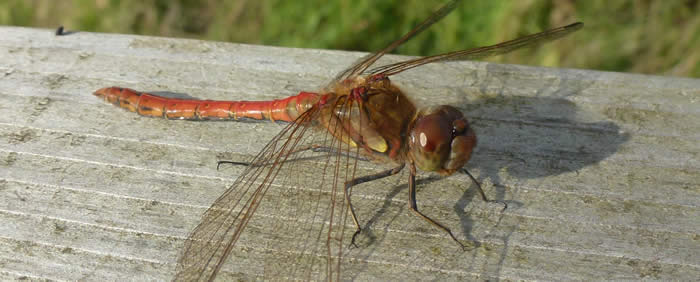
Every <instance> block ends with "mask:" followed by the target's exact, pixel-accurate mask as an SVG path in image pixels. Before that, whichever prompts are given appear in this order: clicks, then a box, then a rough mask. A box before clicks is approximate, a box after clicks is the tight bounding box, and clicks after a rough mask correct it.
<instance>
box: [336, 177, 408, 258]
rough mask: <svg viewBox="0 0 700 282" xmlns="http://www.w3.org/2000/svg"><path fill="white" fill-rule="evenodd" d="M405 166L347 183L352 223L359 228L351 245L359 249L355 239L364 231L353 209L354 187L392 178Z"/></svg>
mask: <svg viewBox="0 0 700 282" xmlns="http://www.w3.org/2000/svg"><path fill="white" fill-rule="evenodd" d="M404 166H405V164H401V165H400V166H397V167H395V168H392V169H388V170H385V171H382V172H379V173H376V174H371V175H366V176H362V177H358V178H355V179H352V180H350V181H347V182H345V200H346V201H347V202H348V206H349V207H350V215H352V221H353V222H355V226H356V227H357V230H356V231H355V233H354V234H352V240H350V245H351V246H355V247H357V245H356V244H355V237H357V235H358V234H360V232H361V231H362V228H361V227H360V222H359V220H358V219H357V215H355V209H354V208H353V207H352V202H351V201H350V194H351V192H352V186H355V185H358V184H362V183H365V182H369V181H373V180H377V179H381V178H384V177H387V176H392V175H394V174H397V173H399V172H400V171H401V170H402V169H403V168H404Z"/></svg>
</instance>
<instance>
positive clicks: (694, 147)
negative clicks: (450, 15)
mask: <svg viewBox="0 0 700 282" xmlns="http://www.w3.org/2000/svg"><path fill="white" fill-rule="evenodd" d="M362 55H363V54H361V53H353V52H340V51H327V50H304V49H290V48H278V47H267V46H251V45H241V44H230V43H219V42H206V41H196V40H184V39H169V38H157V37H144V36H131V35H119V34H97V33H87V32H77V33H73V34H70V35H68V36H54V33H53V31H52V30H42V29H28V28H17V27H0V113H1V114H0V223H2V224H0V279H3V280H4V279H19V278H31V279H42V278H47V279H57V280H77V279H87V280H102V279H109V280H117V279H123V278H129V279H137V280H141V279H143V280H168V279H171V278H172V276H173V273H174V268H175V261H176V259H177V255H178V251H179V249H180V248H181V247H182V245H183V241H184V239H185V238H186V237H187V234H188V233H189V232H190V230H191V229H192V228H193V227H194V226H195V225H196V224H197V222H198V221H199V218H200V215H201V213H202V212H203V211H204V210H205V209H206V208H207V207H208V206H209V205H210V204H211V203H212V202H213V200H214V199H216V198H217V197H218V196H219V195H220V194H221V193H222V192H223V191H224V190H225V189H226V188H227V187H228V185H230V184H231V183H232V182H233V181H234V180H235V179H236V177H237V175H238V174H240V172H241V171H242V168H240V167H228V168H225V169H222V170H220V171H217V170H216V165H215V163H216V161H217V160H223V159H232V160H245V159H247V158H249V157H250V156H252V155H254V154H255V153H256V152H257V151H258V150H259V149H261V148H262V146H263V145H264V143H265V141H266V140H269V139H271V138H272V137H273V136H274V135H275V134H276V133H277V132H278V131H279V130H280V129H281V128H282V126H283V125H280V124H276V123H272V122H257V123H236V122H186V121H168V120H162V119H155V118H145V117H140V116H137V115H135V114H133V113H129V112H126V111H123V110H121V109H118V108H116V107H113V106H111V105H108V104H105V103H103V102H102V101H100V100H98V99H96V98H95V97H93V96H92V95H91V93H92V92H93V91H94V90H96V89H98V88H102V87H106V86H124V87H130V88H135V89H138V90H143V91H164V92H170V93H171V94H172V93H179V94H180V95H188V96H192V97H197V98H201V99H229V100H262V99H272V98H280V97H285V96H288V95H292V94H296V93H297V92H298V91H301V90H307V91H314V90H318V88H319V86H321V85H324V84H325V83H326V82H328V81H329V80H330V79H331V78H332V77H333V75H334V74H335V73H337V72H338V71H340V70H342V69H343V68H344V67H346V66H348V65H350V64H351V63H352V62H354V61H355V60H357V59H358V58H359V57H361V56H362ZM401 58H402V57H398V56H388V58H386V59H383V62H395V61H397V60H400V59H401ZM380 63H381V62H380ZM393 80H394V81H395V82H397V83H399V84H400V85H402V86H403V88H404V90H406V91H407V92H408V93H410V94H409V95H411V96H412V97H413V99H414V101H415V102H416V103H417V104H419V105H435V104H450V105H454V106H457V107H459V108H460V109H461V110H463V111H464V112H465V113H467V115H468V116H469V117H470V119H471V121H472V123H473V124H474V127H475V129H476V131H477V134H478V136H479V145H478V147H477V150H476V152H475V154H474V156H473V158H472V160H471V161H470V163H469V164H468V165H467V167H468V168H469V169H470V170H471V171H472V172H473V173H474V174H475V175H476V176H477V178H478V179H480V180H482V181H484V182H485V184H486V185H485V190H486V193H487V194H488V195H490V196H492V197H494V198H497V199H500V200H506V201H508V202H509V203H510V207H509V208H508V209H507V210H506V211H504V212H502V213H501V212H500V207H499V206H498V205H493V204H488V203H484V202H483V201H481V200H480V198H479V197H478V196H476V194H475V192H474V187H473V186H472V185H471V184H470V182H469V180H468V178H466V177H465V176H463V175H454V176H450V177H447V178H436V177H434V176H431V175H429V174H422V175H421V179H423V181H422V182H421V183H422V184H421V187H420V188H419V191H418V199H419V205H420V207H421V209H422V211H423V212H425V213H426V214H429V215H431V216H433V217H434V218H435V219H437V220H438V221H441V222H443V223H445V224H446V225H448V226H450V227H452V229H453V230H454V231H455V233H456V236H457V237H458V238H459V239H460V240H462V241H463V242H465V243H467V242H471V241H474V242H476V243H475V244H476V245H475V246H476V247H474V248H473V249H471V250H467V251H462V250H461V249H459V248H457V246H456V245H455V244H454V243H453V242H451V241H450V240H449V239H448V238H447V236H446V235H445V234H444V233H442V232H441V231H439V230H437V229H435V228H433V227H432V226H430V225H428V224H427V223H425V222H424V221H422V220H419V219H418V218H416V217H415V216H414V215H413V214H411V213H410V212H409V210H408V208H407V191H406V190H407V189H406V176H407V174H405V173H404V174H400V175H399V176H396V177H392V178H389V179H385V180H382V181H377V182H376V183H369V184H363V186H360V187H359V188H357V189H356V190H355V191H354V194H353V197H354V198H356V199H357V200H355V202H356V203H358V209H359V216H360V219H361V220H363V219H364V220H363V221H364V222H371V224H370V227H369V228H370V230H371V231H370V232H371V234H373V236H374V237H373V238H374V239H373V240H370V241H369V242H367V243H366V244H365V245H364V246H362V247H361V250H360V251H361V252H362V254H363V255H362V256H361V257H360V261H357V260H353V261H349V262H348V263H349V264H353V263H362V265H363V266H362V268H361V270H362V271H359V272H357V273H352V276H350V277H347V278H348V279H357V280H375V279H381V280H388V279H402V278H403V279H408V280H471V279H508V280H510V279H513V280H515V279H518V280H519V279H524V280H540V279H543V280H550V279H551V280H559V279H577V280H578V279H581V280H598V279H640V278H646V279H659V280H671V279H673V280H694V279H697V277H700V236H699V235H698V234H699V233H700V220H699V219H700V173H699V172H700V158H699V153H700V142H699V140H700V80H698V79H687V78H672V77H659V76H646V75H635V74H622V73H611V72H597V71H587V70H572V69H555V68H538V67H527V66H516V65H502V64H491V63H483V62H454V63H446V64H433V65H426V66H424V67H421V68H419V69H416V70H412V71H407V72H405V73H402V74H400V75H397V76H396V77H394V78H393ZM372 169H373V167H372V166H371V165H369V166H365V167H363V168H361V170H360V171H361V172H363V173H369V171H371V170H372ZM279 197H281V196H280V195H279V194H276V195H275V194H274V193H272V194H271V195H269V197H268V199H266V201H270V202H271V203H272V202H274V201H276V200H279ZM280 209H284V207H280ZM258 216H261V217H275V216H279V215H276V214H275V211H274V210H261V211H259V212H258ZM255 232H256V228H250V230H248V232H247V233H245V235H244V236H247V238H248V240H247V241H246V242H248V245H241V246H238V247H237V248H236V249H235V250H234V255H233V256H232V259H231V260H230V261H229V262H228V263H227V265H226V266H225V267H224V269H223V273H222V276H221V277H222V278H243V279H255V278H260V277H261V276H260V275H262V273H263V271H264V268H265V265H264V264H261V261H269V259H270V256H274V250H272V252H267V251H265V250H261V249H260V248H258V247H257V246H256V245H255V238H256V233H255Z"/></svg>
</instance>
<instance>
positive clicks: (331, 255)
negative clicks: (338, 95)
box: [175, 103, 359, 281]
mask: <svg viewBox="0 0 700 282" xmlns="http://www.w3.org/2000/svg"><path fill="white" fill-rule="evenodd" d="M329 106H330V107H334V109H335V110H333V111H324V110H323V109H321V108H318V107H314V108H312V109H311V110H309V111H307V112H305V113H304V114H302V116H300V117H299V119H298V120H297V122H296V123H291V124H289V125H288V126H286V127H285V128H284V129H283V130H282V131H281V132H280V133H279V134H278V135H277V136H276V137H275V138H274V139H273V140H272V141H270V142H269V143H268V144H267V145H266V146H265V147H264V149H263V150H262V151H261V152H260V153H259V154H258V155H257V156H256V157H255V158H254V159H253V161H252V162H251V165H250V166H248V167H247V168H246V169H245V171H244V172H243V174H242V175H241V176H240V177H239V178H238V179H237V180H236V182H235V183H234V184H233V185H231V187H230V188H229V189H228V190H226V192H225V193H224V194H223V195H221V196H220V197H219V198H218V199H217V200H216V201H215V202H214V204H213V205H212V206H211V207H210V208H209V209H208V210H207V211H206V212H205V213H204V215H203V216H202V220H201V222H200V224H199V225H198V226H197V227H196V228H195V229H194V231H193V232H192V233H191V235H190V236H189V238H188V240H187V241H186V242H185V247H184V249H183V251H182V254H181V257H180V259H179V260H178V264H177V274H176V277H175V280H178V281H193V280H197V281H201V280H212V279H213V278H214V277H216V275H217V274H218V273H219V271H220V270H221V269H222V268H224V269H226V268H227V266H229V265H233V266H234V267H235V266H236V265H237V264H244V263H245V264H246V266H245V267H246V268H247V269H251V268H256V267H257V268H260V269H259V273H261V274H262V275H264V276H265V278H266V279H274V280H282V279H285V280H286V279H292V280H297V279H301V280H338V279H339V278H340V267H341V260H342V258H343V256H344V253H343V252H344V251H347V249H348V245H349V241H348V240H344V238H347V237H348V236H349V235H347V234H345V233H347V232H350V234H352V232H353V231H354V229H353V228H352V225H347V224H346V223H347V222H346V219H347V217H348V212H347V209H348V207H347V204H346V202H345V197H344V193H343V186H344V183H345V181H347V180H350V179H352V178H354V173H355V168H356V163H357V161H358V152H359V151H358V149H357V148H356V147H349V145H347V144H346V143H343V142H339V141H338V140H339V138H340V139H343V138H347V136H345V135H344V134H345V133H344V132H345V131H344V130H343V124H344V119H346V118H347V119H349V118H355V117H352V116H349V115H348V116H346V115H326V116H324V114H322V113H330V112H344V111H345V109H344V107H346V105H345V104H343V103H338V104H335V105H329ZM322 119H326V124H328V126H327V128H323V129H321V130H319V125H318V124H319V123H320V122H321V121H322ZM331 131H333V132H337V133H336V136H334V135H333V134H331V133H330V132H331ZM319 148H320V149H319ZM346 226H347V227H348V228H346ZM244 231H246V232H244ZM232 254H233V257H232V258H231V259H229V257H230V256H231V255H232ZM252 254H255V255H252ZM248 255H250V256H252V257H249V256H248ZM227 259H228V260H229V262H227ZM225 263H226V264H225ZM225 265H226V266H225ZM229 271H230V272H236V270H235V269H229Z"/></svg>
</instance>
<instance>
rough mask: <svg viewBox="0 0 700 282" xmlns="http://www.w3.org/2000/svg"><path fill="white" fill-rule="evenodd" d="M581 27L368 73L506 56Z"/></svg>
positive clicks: (415, 60) (389, 74) (418, 60)
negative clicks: (435, 63)
mask: <svg viewBox="0 0 700 282" xmlns="http://www.w3.org/2000/svg"><path fill="white" fill-rule="evenodd" d="M582 27H583V23H580V22H577V23H573V24H570V25H567V26H562V27H558V28H554V29H550V30H547V31H543V32H540V33H535V34H531V35H528V36H524V37H521V38H518V39H514V40H510V41H506V42H503V43H499V44H496V45H491V46H484V47H478V48H473V49H467V50H462V51H455V52H449V53H445V54H440V55H434V56H429V57H422V58H417V59H413V60H408V61H403V62H398V63H395V64H389V65H384V66H380V67H377V68H374V69H371V70H370V71H368V73H370V74H383V75H384V76H391V75H394V74H397V73H400V72H402V71H405V70H409V69H412V68H415V67H417V66H422V65H425V64H429V63H434V62H444V61H456V60H474V59H483V58H486V57H491V56H497V55H502V54H506V53H509V52H512V51H515V50H517V49H520V48H523V47H526V46H534V45H538V44H542V43H545V42H549V41H552V40H556V39H559V38H561V37H564V36H566V35H569V34H571V33H572V32H574V31H577V30H579V29H581V28H582Z"/></svg>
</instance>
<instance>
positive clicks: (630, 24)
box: [0, 0, 700, 77]
mask: <svg viewBox="0 0 700 282" xmlns="http://www.w3.org/2000/svg"><path fill="white" fill-rule="evenodd" d="M444 2H446V1H444V0H401V1H377V0H335V1H321V0H306V1H289V0H240V1H224V0H202V1H194V0H173V1H170V0H123V1H117V0H3V1H2V2H0V24H2V25H19V26H34V27H47V28H56V27H58V26H59V25H64V26H65V27H66V28H67V29H69V30H82V31H96V32H113V33H131V34H147V35H159V36H168V37H187V38H198V39H205V40H217V41H230V42H239V43H252V44H264V45H277V46H289V47H302V48H323V49H342V50H358V51H374V50H377V49H379V48H382V47H383V46H384V45H386V44H387V43H389V42H391V41H392V40H393V39H395V38H397V37H399V36H400V35H401V34H402V33H404V32H406V31H408V30H410V28H411V27H412V26H413V25H415V24H417V23H419V22H420V21H421V20H422V19H424V18H425V17H427V16H428V15H429V14H430V12H431V11H433V10H434V9H435V8H437V7H439V6H440V5H441V4H442V3H444ZM462 2H463V3H461V4H460V5H459V6H458V8H456V9H455V11H454V12H453V13H452V14H451V15H449V16H448V17H446V18H445V19H444V20H443V21H441V22H440V23H438V24H437V25H435V26H434V27H432V28H431V29H429V30H428V31H426V32H424V34H422V35H420V36H418V37H416V38H414V39H413V40H411V41H410V42H409V43H407V44H406V45H405V46H403V47H401V48H400V49H399V50H398V51H397V53H400V54H409V55H430V54H437V53H441V52H448V51H454V50H460V49H466V48H471V47H477V46H481V45H486V44H493V43H498V42H501V41H505V40H508V39H512V38H515V37H518V36H522V35H526V34H530V33H535V32H538V31H542V30H545V29H548V28H552V27H555V26H561V25H565V24H568V23H571V22H575V21H583V22H584V23H585V24H586V26H585V27H584V29H583V30H581V31H579V32H577V33H575V34H573V35H571V36H569V37H567V38H565V39H562V40H559V41H558V42H555V43H551V44H547V45H544V46H538V47H535V48H531V49H529V50H522V51H518V52H515V53H512V54H508V55H506V56H501V57H500V58H495V59H492V60H491V61H500V62H508V63H516V64H529V65H543V66H560V67H571V68H584V69H597V70H608V71H622V72H636V73H648V74H658V75H675V76H692V77H700V3H698V2H699V1H697V0H686V1H680V0H671V1H651V0H615V1H605V0H587V1H573V0H559V1H537V0H518V1H511V0H491V1H468V0H465V1H462Z"/></svg>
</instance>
